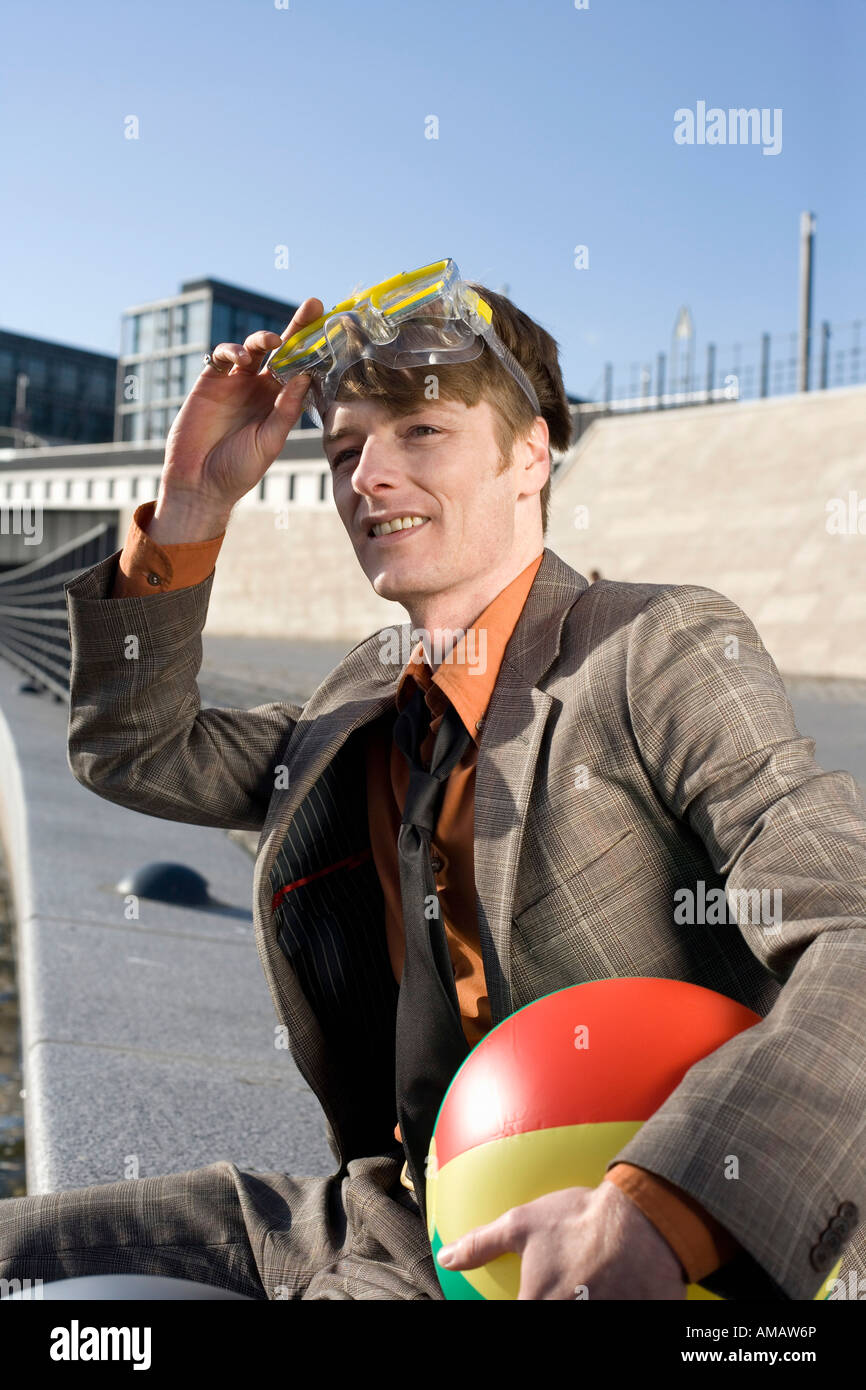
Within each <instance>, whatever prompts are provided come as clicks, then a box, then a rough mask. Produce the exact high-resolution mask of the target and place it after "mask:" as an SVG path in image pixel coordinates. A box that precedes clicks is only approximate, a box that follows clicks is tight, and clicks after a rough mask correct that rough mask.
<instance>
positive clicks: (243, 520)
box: [207, 503, 407, 641]
mask: <svg viewBox="0 0 866 1390" xmlns="http://www.w3.org/2000/svg"><path fill="white" fill-rule="evenodd" d="M278 520H279V521H281V522H282V523H283V524H282V525H279V526H278V525H277V522H278ZM406 620H407V614H406V612H405V610H404V609H403V608H402V607H401V606H400V605H399V604H396V603H389V602H387V601H386V600H385V599H381V598H379V597H378V596H377V595H376V594H375V593H374V592H373V589H372V588H371V587H370V583H369V581H368V580H367V577H366V575H365V574H364V572H363V570H362V569H361V567H360V565H359V564H358V561H357V559H356V558H355V552H354V550H353V549H352V544H351V542H350V540H349V537H348V536H347V535H346V532H345V530H344V529H343V524H342V522H341V521H340V519H339V517H338V516H337V513H336V511H335V510H334V505H333V503H330V504H329V505H328V506H327V507H325V508H315V509H313V508H311V509H309V510H307V509H305V508H300V507H299V508H291V507H286V508H285V509H283V510H282V511H278V510H271V511H268V509H267V508H265V507H244V506H238V507H237V508H236V509H235V511H234V512H233V513H232V517H231V520H230V521H229V526H228V531H227V533H226V538H225V540H224V541H223V544H222V548H221V550H220V553H219V556H218V557H217V564H216V576H215V578H214V584H213V589H212V591H211V600H210V607H209V609H208V618H207V630H208V632H209V633H213V634H223V633H226V634H228V633H231V634H239V633H243V634H246V635H248V636H255V637H287V638H292V637H303V638H317V639H322V638H339V637H344V638H347V639H354V640H355V641H360V639H361V638H362V637H366V636H368V635H369V633H371V632H375V631H376V629H377V628H380V627H384V626H386V624H389V623H404V622H406Z"/></svg>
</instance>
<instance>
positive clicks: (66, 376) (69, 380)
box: [56, 362, 78, 396]
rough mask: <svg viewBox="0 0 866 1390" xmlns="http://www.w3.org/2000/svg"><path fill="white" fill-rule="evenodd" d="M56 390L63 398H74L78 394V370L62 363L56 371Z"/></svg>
mask: <svg viewBox="0 0 866 1390" xmlns="http://www.w3.org/2000/svg"><path fill="white" fill-rule="evenodd" d="M56 381H57V390H58V391H59V392H61V393H62V394H63V395H64V396H75V395H77V394H78V368H77V367H73V366H72V364H71V363H69V362H63V363H62V364H61V365H60V367H58V369H57V377H56Z"/></svg>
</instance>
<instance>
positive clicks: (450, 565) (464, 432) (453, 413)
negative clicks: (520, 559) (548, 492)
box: [323, 400, 538, 605]
mask: <svg viewBox="0 0 866 1390" xmlns="http://www.w3.org/2000/svg"><path fill="white" fill-rule="evenodd" d="M495 419H496V417H495V414H494V410H493V407H492V406H491V405H490V404H489V403H488V402H487V401H483V400H482V401H479V403H478V404H477V405H475V406H471V407H468V406H466V405H464V404H463V402H462V401H450V400H438V401H430V402H427V403H425V404H424V405H423V406H421V407H420V408H419V409H418V410H416V411H415V412H414V413H413V414H412V415H407V416H401V417H399V418H393V417H389V415H388V412H387V410H386V408H385V406H384V405H383V404H382V403H381V402H380V401H374V400H357V401H338V402H336V403H335V404H334V405H333V406H331V408H330V410H329V411H328V414H327V416H326V418H325V421H324V430H323V443H324V448H325V453H326V455H327V458H328V461H329V463H330V465H331V478H332V483H333V490H334V501H335V503H336V506H337V511H338V512H339V514H340V519H341V520H342V522H343V525H344V526H345V528H346V530H347V531H348V533H349V537H350V539H351V541H352V545H353V546H354V548H355V554H356V555H357V556H358V560H359V562H360V565H361V568H362V569H363V571H364V573H365V574H366V576H367V578H368V579H369V581H370V583H371V584H372V586H373V588H374V589H375V591H376V593H377V594H380V595H381V596H382V597H383V598H388V599H395V600H397V601H398V602H400V603H403V604H404V605H408V604H409V603H411V602H416V603H417V602H418V601H419V600H420V599H422V598H424V597H430V596H433V595H437V594H443V593H445V592H447V591H448V590H454V589H460V588H465V587H466V585H467V584H469V585H471V584H472V583H473V581H475V580H478V579H480V578H482V577H483V576H484V575H485V574H486V573H488V572H490V571H492V570H493V569H495V568H496V567H497V566H498V565H501V564H502V563H503V562H505V561H507V559H508V556H509V553H510V552H511V550H512V549H513V548H514V542H515V508H516V504H517V500H518V490H519V479H518V470H517V469H515V468H509V469H507V470H505V471H503V472H499V471H498V470H499V468H500V467H501V456H500V454H499V449H498V446H497V442H496V435H495V429H494V426H495ZM338 432H339V434H340V438H338V439H335V438H333V436H334V435H335V434H337V433H338ZM527 503H531V504H532V505H534V507H535V508H536V509H537V507H538V503H537V502H536V501H535V499H534V498H532V497H529V498H527V499H525V502H524V505H527ZM419 517H421V518H423V520H422V521H421V523H420V524H418V522H417V518H419ZM393 518H400V519H401V520H403V521H405V522H407V525H406V526H404V527H402V528H401V529H400V530H395V531H391V532H390V533H378V534H377V533H376V532H374V531H373V529H372V528H373V526H374V524H375V523H377V522H382V521H386V520H387V521H391V520H392V519H393ZM412 518H415V524H414V525H411V526H410V525H408V522H410V521H411V519H412Z"/></svg>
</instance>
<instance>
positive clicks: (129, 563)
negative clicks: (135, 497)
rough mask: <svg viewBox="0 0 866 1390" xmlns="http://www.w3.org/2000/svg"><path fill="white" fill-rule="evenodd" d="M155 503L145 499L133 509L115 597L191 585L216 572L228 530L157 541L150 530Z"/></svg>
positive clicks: (152, 592)
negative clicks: (206, 537) (194, 537)
mask: <svg viewBox="0 0 866 1390" xmlns="http://www.w3.org/2000/svg"><path fill="white" fill-rule="evenodd" d="M155 507H156V500H155V499H154V500H153V501H152V502H142V503H141V505H140V506H138V507H136V509H135V512H134V513H133V517H132V520H131V521H130V523H129V530H128V531H127V533H126V543H125V545H124V547H123V550H122V552H121V555H120V559H119V561H118V565H117V574H116V576H115V581H114V588H113V589H112V592H111V597H112V598H131V597H136V598H141V597H144V596H146V595H148V594H164V593H167V592H169V591H170V590H174V589H188V588H190V587H191V586H192V585H194V584H201V582H202V580H204V579H207V578H208V576H209V575H210V574H212V573H213V568H214V565H215V564H216V558H217V555H218V554H219V550H220V546H221V545H222V543H223V540H224V539H225V534H226V533H225V531H222V532H220V534H219V535H218V536H213V537H211V539H210V540H206V541H177V542H174V543H173V544H172V545H157V543H156V541H153V540H151V539H150V537H149V536H148V534H147V528H148V526H149V525H150V522H151V520H152V519H153V512H154V508H155Z"/></svg>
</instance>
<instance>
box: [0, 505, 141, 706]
mask: <svg viewBox="0 0 866 1390" xmlns="http://www.w3.org/2000/svg"><path fill="white" fill-rule="evenodd" d="M116 530H117V528H116V527H115V526H113V525H110V524H108V523H106V522H101V523H100V524H99V525H98V526H93V527H91V529H90V530H89V531H85V532H83V533H82V535H80V536H76V537H75V538H74V539H73V540H71V541H66V542H64V544H63V545H61V546H58V547H57V549H56V550H53V551H52V552H51V554H50V555H46V556H43V557H42V558H40V559H36V560H32V561H31V562H30V563H29V564H26V565H18V566H16V568H15V569H11V570H6V571H5V572H3V573H0V657H3V658H5V660H6V661H9V662H11V663H12V665H13V666H17V667H19V669H20V670H22V671H25V672H26V673H27V675H28V676H30V678H31V680H32V681H33V683H34V685H35V686H36V687H37V688H38V689H42V690H49V691H51V692H52V693H53V694H54V695H55V696H56V697H57V698H58V699H63V700H68V699H69V667H70V660H71V653H70V648H69V623H68V612H67V607H66V594H65V591H64V588H63V585H64V583H65V581H66V580H69V579H74V578H75V576H76V575H77V574H80V573H81V572H82V570H85V569H89V568H90V567H91V566H92V565H95V564H97V563H98V562H99V561H100V560H105V559H107V557H108V556H109V555H111V554H113V553H114V550H115V549H116V545H115V537H116Z"/></svg>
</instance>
